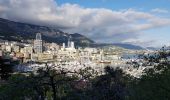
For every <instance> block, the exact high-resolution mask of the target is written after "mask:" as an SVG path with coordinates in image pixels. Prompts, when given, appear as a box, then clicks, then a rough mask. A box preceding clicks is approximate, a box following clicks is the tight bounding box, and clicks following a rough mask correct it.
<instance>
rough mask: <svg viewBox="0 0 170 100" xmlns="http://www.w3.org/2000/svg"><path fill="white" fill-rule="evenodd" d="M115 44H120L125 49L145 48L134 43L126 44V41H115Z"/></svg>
mask: <svg viewBox="0 0 170 100" xmlns="http://www.w3.org/2000/svg"><path fill="white" fill-rule="evenodd" d="M113 45H114V46H119V47H122V48H125V49H132V50H144V48H143V47H141V46H137V45H133V44H126V43H114V44H113Z"/></svg>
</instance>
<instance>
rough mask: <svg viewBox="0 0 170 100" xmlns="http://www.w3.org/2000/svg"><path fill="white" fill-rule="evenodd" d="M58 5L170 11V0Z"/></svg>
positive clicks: (104, 0)
mask: <svg viewBox="0 0 170 100" xmlns="http://www.w3.org/2000/svg"><path fill="white" fill-rule="evenodd" d="M56 2H57V3H58V4H60V5H61V4H64V3H72V4H79V5H81V6H83V7H90V8H108V9H112V10H119V9H127V8H136V9H144V10H146V11H147V10H150V9H154V8H164V9H169V8H170V6H169V4H170V0H56Z"/></svg>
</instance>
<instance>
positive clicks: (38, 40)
mask: <svg viewBox="0 0 170 100" xmlns="http://www.w3.org/2000/svg"><path fill="white" fill-rule="evenodd" d="M42 48H43V47H42V38H41V33H37V34H36V39H35V40H34V52H35V53H42V52H43V50H42Z"/></svg>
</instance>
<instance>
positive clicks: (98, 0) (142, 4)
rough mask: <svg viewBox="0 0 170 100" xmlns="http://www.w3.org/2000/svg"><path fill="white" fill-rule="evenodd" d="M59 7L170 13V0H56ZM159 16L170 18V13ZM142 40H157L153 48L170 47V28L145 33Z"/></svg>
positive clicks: (159, 14)
mask: <svg viewBox="0 0 170 100" xmlns="http://www.w3.org/2000/svg"><path fill="white" fill-rule="evenodd" d="M56 1H57V3H58V4H59V5H62V4H65V3H71V4H78V5H80V6H82V7H84V8H107V9H111V10H122V9H137V10H140V11H143V12H150V11H151V10H152V9H157V8H159V9H164V10H167V11H170V0H56ZM156 15H157V16H161V17H167V18H170V12H168V13H166V14H163V13H158V14H156ZM140 38H141V39H143V40H144V41H145V40H146V41H150V40H152V39H153V40H155V43H153V44H151V46H162V45H170V39H169V38H170V26H169V25H167V26H165V27H161V28H156V29H150V30H147V31H144V33H143V34H142V35H140Z"/></svg>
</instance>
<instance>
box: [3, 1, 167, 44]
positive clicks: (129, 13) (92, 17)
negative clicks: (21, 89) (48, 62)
mask: <svg viewBox="0 0 170 100" xmlns="http://www.w3.org/2000/svg"><path fill="white" fill-rule="evenodd" d="M169 5H170V0H0V17H1V18H6V19H9V20H13V21H18V22H25V23H30V24H36V25H43V26H50V27H55V28H58V29H60V30H62V31H64V32H67V33H70V34H72V33H80V34H82V35H85V36H87V37H89V38H91V39H93V40H94V41H96V42H99V43H130V44H136V45H141V46H144V47H147V46H155V47H158V46H159V47H160V46H163V45H170V39H169V37H170V6H169ZM25 12H26V13H25Z"/></svg>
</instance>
